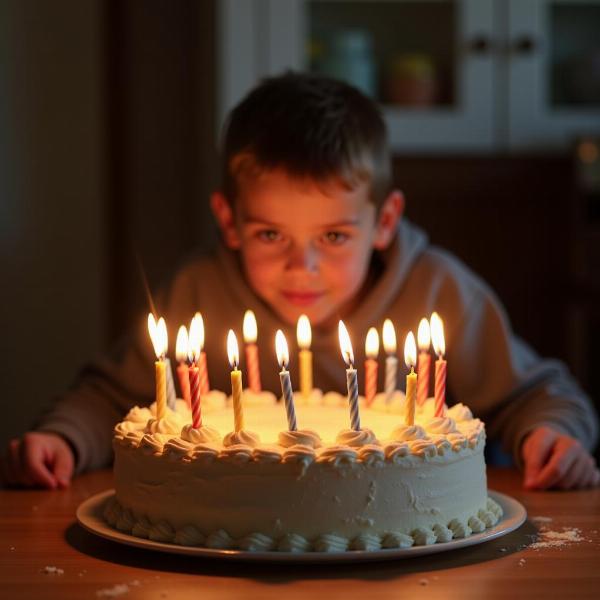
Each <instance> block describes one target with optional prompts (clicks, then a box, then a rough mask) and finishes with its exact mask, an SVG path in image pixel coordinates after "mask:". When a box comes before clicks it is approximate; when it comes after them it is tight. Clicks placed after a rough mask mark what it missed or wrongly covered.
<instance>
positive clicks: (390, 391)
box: [383, 319, 398, 404]
mask: <svg viewBox="0 0 600 600" xmlns="http://www.w3.org/2000/svg"><path fill="white" fill-rule="evenodd" d="M383 348H384V349H385V352H386V354H387V357H386V359H385V387H384V391H385V401H386V404H387V403H389V402H390V401H391V399H392V397H393V395H394V392H395V391H396V383H397V378H398V358H397V357H396V330H395V329H394V324H393V323H392V322H391V321H390V319H386V320H385V321H384V322H383Z"/></svg>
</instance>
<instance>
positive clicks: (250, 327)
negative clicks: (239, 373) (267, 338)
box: [242, 310, 261, 393]
mask: <svg viewBox="0 0 600 600" xmlns="http://www.w3.org/2000/svg"><path fill="white" fill-rule="evenodd" d="M242 330H243V334H244V342H245V344H246V367H247V371H248V386H249V387H250V389H251V390H252V391H253V392H256V393H259V392H260V391H261V386H260V366H259V361H258V346H257V345H256V338H257V336H258V327H257V325H256V317H255V316H254V313H253V312H252V311H251V310H247V311H246V313H245V314H244V323H243V326H242Z"/></svg>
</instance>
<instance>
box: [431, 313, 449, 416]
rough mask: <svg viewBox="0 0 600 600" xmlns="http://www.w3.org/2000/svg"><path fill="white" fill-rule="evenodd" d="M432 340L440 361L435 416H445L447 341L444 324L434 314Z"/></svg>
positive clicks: (438, 364) (436, 385) (438, 361)
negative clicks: (445, 355) (445, 357)
mask: <svg viewBox="0 0 600 600" xmlns="http://www.w3.org/2000/svg"><path fill="white" fill-rule="evenodd" d="M430 326H431V340H432V342H433V350H434V352H435V353H436V355H437V357H438V359H437V360H436V361H435V416H436V417H443V416H444V404H445V402H446V361H445V360H444V354H445V353H446V340H445V339H444V323H443V321H442V319H440V316H439V315H438V314H437V313H436V312H434V313H432V315H431V319H430Z"/></svg>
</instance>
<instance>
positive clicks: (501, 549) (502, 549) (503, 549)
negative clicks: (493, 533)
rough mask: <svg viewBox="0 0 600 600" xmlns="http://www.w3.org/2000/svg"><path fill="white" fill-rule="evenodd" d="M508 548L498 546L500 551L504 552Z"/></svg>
mask: <svg viewBox="0 0 600 600" xmlns="http://www.w3.org/2000/svg"><path fill="white" fill-rule="evenodd" d="M507 550H508V548H500V552H506V551H507Z"/></svg>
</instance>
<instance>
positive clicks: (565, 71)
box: [218, 0, 600, 153]
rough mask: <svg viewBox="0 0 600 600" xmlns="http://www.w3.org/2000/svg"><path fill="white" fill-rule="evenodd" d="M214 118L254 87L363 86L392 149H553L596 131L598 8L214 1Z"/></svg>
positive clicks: (512, 0)
mask: <svg viewBox="0 0 600 600" xmlns="http://www.w3.org/2000/svg"><path fill="white" fill-rule="evenodd" d="M218 18H219V27H220V36H219V43H220V48H219V56H220V66H219V69H218V73H219V77H220V81H219V95H220V97H219V107H220V108H221V118H223V117H224V115H225V114H226V112H227V111H228V110H229V109H230V108H231V107H232V106H233V105H234V104H235V103H237V102H238V101H239V100H240V99H241V98H242V97H243V96H244V94H245V93H246V92H247V91H248V90H249V89H250V88H251V87H252V86H253V85H255V83H256V82H257V81H258V80H260V78H262V77H264V76H267V75H273V74H278V73H281V72H282V71H284V70H286V69H296V70H312V71H316V72H322V73H325V74H329V75H333V76H337V77H340V78H342V79H346V80H348V81H350V82H351V83H354V84H356V85H358V86H359V87H362V88H363V89H364V90H365V91H367V92H368V93H369V94H370V95H372V96H373V97H374V98H375V99H376V100H377V101H378V102H379V103H380V104H381V106H382V108H383V111H384V114H385V118H386V121H387V124H388V128H389V132H390V139H391V143H392V147H393V149H394V150H395V151H402V152H413V153H419V152H438V153H447V152H455V153H459V152H463V153H466V152H472V151H477V152H492V151H506V150H510V151H520V150H526V151H531V150H534V151H538V150H541V151H547V150H557V151H561V150H564V149H566V148H568V146H569V144H570V143H571V141H572V139H573V138H574V137H575V136H577V135H582V134H592V133H596V134H599V133H600V89H599V88H600V0H221V1H220V2H218Z"/></svg>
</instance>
